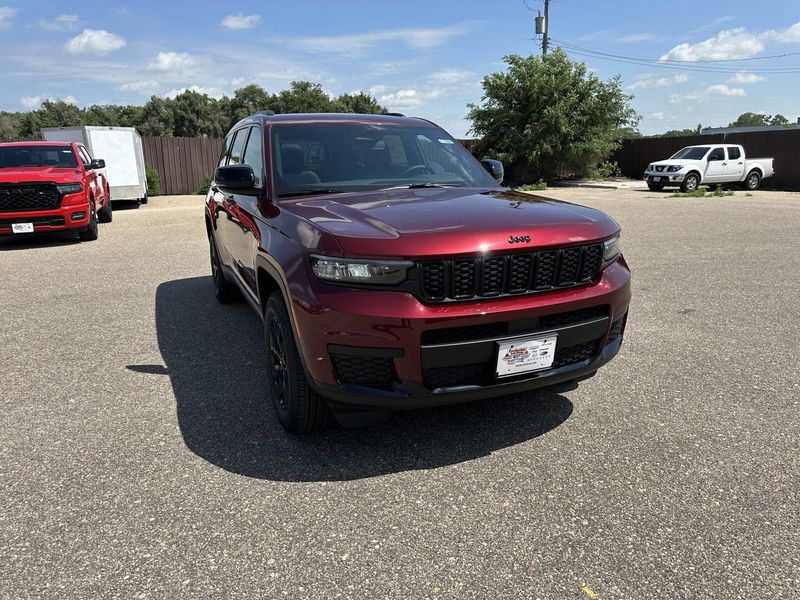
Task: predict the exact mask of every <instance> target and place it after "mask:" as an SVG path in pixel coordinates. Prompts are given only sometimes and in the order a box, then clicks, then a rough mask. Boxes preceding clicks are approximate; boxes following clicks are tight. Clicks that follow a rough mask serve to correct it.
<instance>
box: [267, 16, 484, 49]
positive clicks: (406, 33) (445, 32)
mask: <svg viewBox="0 0 800 600" xmlns="http://www.w3.org/2000/svg"><path fill="white" fill-rule="evenodd" d="M473 28H474V23H468V22H467V23H460V24H458V25H451V26H449V27H438V28H433V27H432V28H402V29H383V30H379V31H367V32H364V33H354V34H349V35H328V36H310V37H302V38H288V39H285V40H282V41H284V42H285V43H286V44H288V45H290V46H292V47H293V48H296V49H298V50H302V51H304V52H312V53H321V54H341V55H350V56H353V55H358V54H363V53H364V52H366V51H367V50H370V49H372V48H376V47H378V46H380V45H383V44H386V43H390V42H400V43H402V44H404V45H405V46H408V47H409V48H411V49H413V50H425V49H429V48H433V47H435V46H440V45H442V44H445V43H447V42H448V41H450V40H451V39H452V38H454V37H456V36H459V35H464V34H465V33H468V32H469V31H471V30H472V29H473Z"/></svg>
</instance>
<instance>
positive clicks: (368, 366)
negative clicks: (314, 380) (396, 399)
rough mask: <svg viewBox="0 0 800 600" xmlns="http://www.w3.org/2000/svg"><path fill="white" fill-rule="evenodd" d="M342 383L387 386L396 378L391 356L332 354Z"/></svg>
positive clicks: (337, 374)
mask: <svg viewBox="0 0 800 600" xmlns="http://www.w3.org/2000/svg"><path fill="white" fill-rule="evenodd" d="M331 358H332V359H333V366H334V368H335V369H336V377H337V378H338V379H339V382H340V383H349V384H354V385H365V386H369V387H387V386H389V385H391V383H392V380H393V379H394V369H393V365H392V359H391V358H384V357H376V356H351V355H347V354H331Z"/></svg>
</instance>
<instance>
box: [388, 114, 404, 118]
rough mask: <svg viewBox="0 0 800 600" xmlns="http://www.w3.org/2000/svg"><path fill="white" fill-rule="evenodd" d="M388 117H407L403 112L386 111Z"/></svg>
mask: <svg viewBox="0 0 800 600" xmlns="http://www.w3.org/2000/svg"><path fill="white" fill-rule="evenodd" d="M386 116H388V117H405V115H404V114H403V113H386Z"/></svg>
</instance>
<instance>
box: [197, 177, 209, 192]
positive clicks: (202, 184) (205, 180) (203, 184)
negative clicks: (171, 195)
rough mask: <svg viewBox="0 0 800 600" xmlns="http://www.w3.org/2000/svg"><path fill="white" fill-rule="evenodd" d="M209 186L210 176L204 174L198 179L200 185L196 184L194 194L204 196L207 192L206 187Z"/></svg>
mask: <svg viewBox="0 0 800 600" xmlns="http://www.w3.org/2000/svg"><path fill="white" fill-rule="evenodd" d="M210 186H211V177H209V176H208V175H206V176H205V177H203V178H202V179H201V180H200V185H198V186H197V191H195V194H202V195H203V196H205V195H206V194H207V193H208V188H209V187H210Z"/></svg>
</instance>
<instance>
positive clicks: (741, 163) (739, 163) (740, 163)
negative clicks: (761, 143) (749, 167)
mask: <svg viewBox="0 0 800 600" xmlns="http://www.w3.org/2000/svg"><path fill="white" fill-rule="evenodd" d="M736 164H737V165H743V164H744V163H743V162H741V161H739V162H738V163H736Z"/></svg>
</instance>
